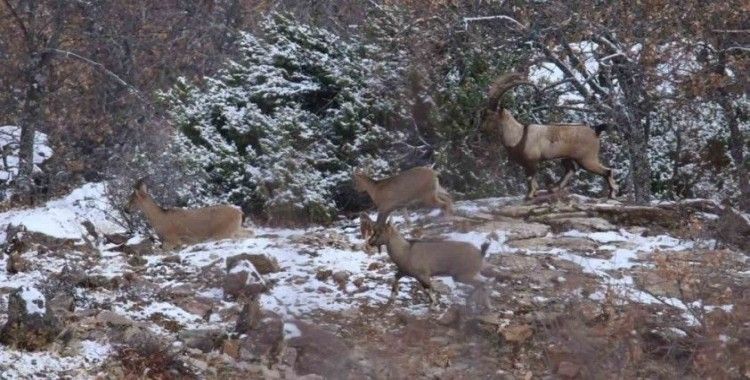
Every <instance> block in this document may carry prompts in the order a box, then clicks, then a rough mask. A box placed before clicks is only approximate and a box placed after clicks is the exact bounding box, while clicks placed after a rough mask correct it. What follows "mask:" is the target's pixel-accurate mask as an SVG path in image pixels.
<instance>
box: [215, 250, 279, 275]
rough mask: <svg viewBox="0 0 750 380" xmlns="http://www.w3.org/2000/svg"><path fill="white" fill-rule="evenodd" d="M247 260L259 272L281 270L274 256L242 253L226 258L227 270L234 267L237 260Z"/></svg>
mask: <svg viewBox="0 0 750 380" xmlns="http://www.w3.org/2000/svg"><path fill="white" fill-rule="evenodd" d="M242 260H247V261H249V262H250V263H252V264H253V266H254V267H255V270H257V271H258V273H260V274H269V273H274V272H278V271H280V270H281V268H280V267H279V262H278V261H276V259H275V258H273V257H269V256H266V255H260V254H250V253H242V254H239V255H236V256H232V257H228V258H227V271H230V270H231V269H232V268H234V267H235V266H236V265H237V263H238V262H240V261H242Z"/></svg>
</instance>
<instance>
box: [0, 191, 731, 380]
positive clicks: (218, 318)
mask: <svg viewBox="0 0 750 380" xmlns="http://www.w3.org/2000/svg"><path fill="white" fill-rule="evenodd" d="M104 192H105V185H104V184H101V183H99V184H86V185H84V186H82V187H81V188H79V189H77V190H75V191H73V192H72V193H71V194H70V195H68V196H66V197H63V198H61V199H58V200H54V201H50V202H48V203H47V204H45V205H44V206H42V207H38V208H34V209H27V210H12V211H8V212H5V213H2V214H0V230H2V231H5V228H6V226H7V225H8V224H23V225H25V226H26V227H27V228H28V229H29V230H30V231H35V232H39V233H43V234H46V235H50V236H53V237H57V238H65V239H75V240H81V239H82V237H83V236H85V235H86V234H87V232H86V230H85V228H84V227H83V226H82V224H81V223H82V222H84V221H86V220H88V221H90V222H92V223H93V225H95V226H96V228H97V230H99V231H100V232H106V233H113V232H124V230H123V228H122V227H120V226H119V225H118V224H117V223H116V222H114V221H113V220H111V216H112V215H113V211H112V208H111V206H110V205H109V204H108V203H107V202H106V200H105V199H106V198H105V197H104V195H103V194H104ZM518 202H519V198H518V197H506V198H489V199H481V200H475V201H462V202H457V203H456V207H455V208H456V214H457V215H459V216H463V217H466V218H471V217H472V216H476V215H479V214H491V211H492V210H495V209H497V208H498V207H502V206H505V205H510V204H517V203H518ZM375 217H376V215H375V214H374V213H372V215H371V218H373V219H374V218H375ZM391 220H392V221H393V222H394V223H395V224H396V225H397V227H398V228H399V229H400V230H402V231H408V230H409V228H408V227H409V226H414V225H416V224H419V225H420V226H422V227H424V226H433V225H440V224H442V225H445V224H446V223H447V222H448V221H449V219H447V218H445V216H443V215H442V212H440V211H438V210H431V211H429V210H428V211H426V212H413V211H409V212H401V213H396V215H394V216H393V217H392V218H391ZM519 223H523V221H519ZM491 235H494V236H495V238H494V239H490V236H491ZM443 236H444V237H445V238H447V239H452V240H459V241H467V242H470V243H472V244H474V245H476V246H477V247H479V246H480V245H481V244H482V243H484V242H485V241H489V242H490V243H491V245H490V247H489V250H488V255H489V256H490V257H491V256H493V255H508V254H518V253H517V252H518V250H517V249H512V248H510V247H509V246H508V245H507V244H506V243H507V239H508V238H507V236H508V234H507V231H503V230H497V231H494V233H492V231H489V232H482V233H479V232H471V231H470V232H455V231H452V232H446V233H444V235H443ZM554 236H561V237H575V238H586V239H590V240H592V241H594V242H596V243H597V244H599V246H598V249H599V250H602V251H609V252H611V256H610V257H609V258H600V257H589V256H586V255H585V254H583V253H581V252H571V251H566V250H564V249H559V248H552V249H544V250H538V251H537V250H527V252H526V253H527V254H530V255H535V254H551V255H554V256H557V257H559V258H562V259H566V260H569V261H571V262H573V263H575V264H577V265H579V266H580V267H581V268H582V270H583V271H584V272H587V273H590V274H593V275H596V276H597V277H599V278H600V280H601V284H602V290H601V291H598V292H596V293H593V294H592V295H591V296H590V298H591V299H594V300H595V299H597V298H599V299H602V298H603V297H604V295H603V294H604V289H605V288H610V289H612V288H615V289H617V290H619V291H622V292H623V293H625V294H627V295H628V296H629V297H630V299H631V300H633V301H636V302H644V303H652V302H661V303H666V304H670V305H673V306H674V307H676V308H678V309H681V310H687V306H688V305H684V304H682V302H681V301H679V300H676V299H664V298H659V299H658V300H657V299H655V298H654V297H653V296H651V295H649V294H646V293H644V292H643V291H640V290H638V289H637V288H636V286H635V284H634V281H633V278H632V277H631V276H629V275H627V274H625V275H619V276H616V275H614V274H613V273H614V272H617V271H619V270H622V269H630V268H632V267H634V266H635V265H647V264H644V263H642V262H640V261H639V262H636V261H634V259H635V258H636V255H637V254H638V253H639V252H645V253H651V252H654V251H661V252H670V251H673V252H679V251H682V250H688V249H691V248H693V246H694V242H692V241H683V240H679V239H676V238H674V237H672V236H668V235H657V236H645V237H644V236H641V235H640V234H636V233H632V232H629V231H627V230H624V229H621V230H618V231H607V232H581V231H575V230H573V231H568V232H565V233H562V234H560V235H554ZM554 236H552V237H554ZM310 238H316V239H318V240H319V242H318V243H315V242H312V240H309V239H310ZM142 239H143V238H142V237H134V238H133V239H131V241H132V242H129V243H134V242H139V241H141V240H142ZM2 240H5V235H4V232H2V233H0V241H2ZM329 241H332V242H336V243H335V244H334V243H327V242H329ZM363 243H364V242H363V240H362V239H361V237H360V236H359V221H358V220H356V219H355V220H352V221H343V222H341V223H339V224H337V225H334V226H331V227H328V228H324V227H315V228H309V229H272V228H257V229H255V237H253V238H245V239H239V240H222V241H218V242H207V243H202V244H197V245H193V246H188V247H183V248H182V249H181V250H179V251H176V252H171V253H160V252H159V251H158V250H157V251H156V253H155V254H154V255H149V256H144V257H143V259H145V265H143V267H141V268H135V267H134V266H133V265H131V264H130V263H129V260H128V257H127V255H124V254H123V253H122V252H119V251H115V250H111V249H113V248H114V246H113V245H110V246H104V245H102V246H99V247H96V248H97V249H98V252H97V255H96V256H95V257H94V258H93V259H92V257H91V256H87V255H86V254H84V253H82V252H78V251H76V250H72V251H70V252H65V253H64V254H62V255H60V254H44V255H43V254H37V253H36V252H27V253H25V254H24V257H27V258H28V261H30V262H31V263H32V268H31V269H30V270H29V271H26V272H21V273H17V274H13V275H11V274H9V273H8V271H7V268H6V265H7V260H0V289H6V290H7V289H13V288H17V287H20V286H27V287H29V289H31V288H33V287H39V286H40V285H41V284H42V283H43V282H44V281H46V279H47V278H48V276H49V275H50V274H52V273H59V272H60V270H61V269H62V268H63V267H64V266H65V265H66V264H71V265H84V264H85V265H86V267H85V270H86V273H87V274H89V275H100V276H103V277H104V278H109V279H115V278H119V277H122V276H125V275H127V274H132V273H133V272H136V273H138V274H139V275H140V276H142V278H143V279H144V280H145V282H146V283H148V284H151V285H149V286H151V287H155V289H150V288H148V287H146V288H147V290H143V291H144V292H145V293H144V294H143V295H142V299H138V298H137V297H136V298H135V299H134V298H132V297H131V296H132V294H130V293H129V292H132V290H129V291H123V290H118V289H115V290H109V289H105V288H97V289H81V288H77V289H76V292H77V297H76V298H77V299H78V302H79V303H80V305H79V306H80V307H82V308H94V309H97V308H111V310H113V311H114V312H116V313H119V314H122V315H125V316H127V317H129V318H131V319H133V320H136V321H142V322H144V323H147V324H148V323H149V321H154V320H155V319H167V320H170V321H173V322H175V323H177V324H179V325H180V326H181V327H182V328H212V327H214V328H215V327H222V328H226V327H228V326H230V324H231V323H230V322H229V321H227V320H225V319H223V318H224V317H222V315H224V314H231V313H224V314H223V313H222V311H224V310H232V309H233V308H235V309H236V308H237V307H238V305H237V304H236V303H234V302H231V301H227V300H226V299H225V297H224V296H225V295H224V292H223V290H222V288H221V287H217V286H216V285H215V283H216V282H214V283H213V284H212V283H211V282H210V281H208V280H217V279H209V278H205V274H204V273H209V272H206V270H207V269H208V268H212V267H215V268H218V269H217V270H219V271H221V272H223V271H225V268H226V260H227V258H229V257H232V256H235V255H238V254H242V253H250V254H264V255H267V256H269V257H273V258H275V259H276V260H277V261H278V263H279V266H280V267H281V271H279V272H277V273H271V274H268V275H265V276H264V281H265V282H267V283H269V284H271V288H270V291H268V292H267V293H263V294H262V295H261V298H260V303H261V306H262V307H263V308H265V309H267V310H271V311H274V312H276V313H278V314H279V315H281V316H282V317H283V319H284V320H285V325H284V334H285V336H287V337H294V336H297V335H298V334H300V332H299V328H298V327H297V326H296V325H295V324H294V323H293V322H292V321H294V320H298V319H305V318H306V317H308V316H310V315H312V314H314V313H316V312H320V311H334V312H335V311H343V310H346V309H352V308H357V307H359V306H362V305H370V306H377V305H381V304H383V303H385V302H386V301H387V300H388V297H389V295H390V285H389V284H390V281H391V280H392V278H393V270H392V268H391V266H392V264H391V263H390V260H389V259H388V256H387V253H386V252H385V250H384V251H383V252H382V253H377V252H376V253H374V254H368V253H366V252H364V251H363V250H362V249H361V248H362V244H363ZM174 254H176V255H178V256H179V261H178V262H174V261H170V262H166V260H164V259H165V258H166V257H168V256H169V255H174ZM373 267H376V268H378V267H379V268H380V269H373ZM321 270H328V271H331V272H332V273H336V272H339V271H345V272H347V273H348V281H347V283H346V285H345V286H343V287H339V286H338V285H337V284H336V283H335V282H334V281H332V280H331V278H326V279H322V280H321V279H319V278H317V276H316V275H317V274H318V272H319V271H321ZM212 273H215V272H212ZM355 280H361V281H360V285H358V286H355V285H354V283H355ZM439 282H440V283H442V284H443V285H442V286H436V287H437V288H438V290H439V291H440V292H441V293H442V294H441V301H442V302H444V303H463V302H465V295H466V293H467V290H468V289H467V287H465V286H463V285H458V284H455V283H453V281H451V280H450V279H449V278H440V279H439ZM186 285H190V286H194V287H197V288H195V289H192V288H191V291H194V294H195V295H196V296H199V297H204V298H207V299H210V300H212V301H213V302H215V303H216V305H218V310H214V312H213V313H212V314H211V315H210V317H209V318H208V320H204V319H203V318H202V317H203V316H200V315H196V314H193V313H191V312H189V311H187V310H185V309H183V308H181V307H180V306H178V305H177V304H176V303H175V302H174V301H172V300H170V299H165V298H158V299H157V298H156V297H158V294H160V293H159V292H161V291H164V290H168V289H171V288H174V287H179V286H186ZM416 286H417V284H416V282H415V281H414V280H412V279H408V278H405V279H403V280H402V281H401V291H400V295H399V298H398V300H397V305H398V307H401V308H405V309H407V310H409V311H410V312H412V313H417V314H421V313H424V312H426V310H427V303H426V297H423V299H421V300H415V299H414V298H413V296H412V292H410V289H411V290H413V289H414V288H415V287H416ZM6 293H7V291H6ZM540 300H541V298H539V299H538V300H537V301H539V302H541V301H540ZM704 307H706V308H710V307H722V308H728V307H731V305H705V306H704ZM6 308H7V295H3V296H1V297H0V311H2V310H4V309H6ZM686 314H687V313H686ZM686 318H688V317H687V316H686ZM2 321H4V318H0V322H2ZM148 326H149V328H150V329H151V330H152V331H154V332H155V333H157V334H160V335H169V334H171V333H170V332H169V331H168V329H165V328H164V327H163V326H160V325H158V324H149V325H148ZM81 344H82V347H81V348H80V349H79V352H78V354H76V355H71V356H65V355H61V354H56V353H51V352H39V353H26V352H20V351H16V350H13V349H9V348H7V347H3V350H0V363H11V362H12V363H13V364H12V365H11V366H10V367H8V368H9V369H8V370H7V371H9V372H6V373H4V374H3V378H31V377H34V376H36V375H35V374H44V377H46V376H53V374H54V376H68V375H70V376H73V377H75V374H76V373H77V372H75V371H77V370H80V369H81V368H83V367H86V368H95V366H96V365H97V364H98V363H101V362H102V361H103V360H104V359H105V358H106V357H107V356H108V355H109V352H110V346H109V342H93V341H83V342H82V343H81ZM34 363H36V365H35V364H34ZM71 374H72V375H71Z"/></svg>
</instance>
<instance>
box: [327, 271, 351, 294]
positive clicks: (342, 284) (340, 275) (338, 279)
mask: <svg viewBox="0 0 750 380" xmlns="http://www.w3.org/2000/svg"><path fill="white" fill-rule="evenodd" d="M331 277H332V278H333V282H335V283H336V284H337V285H338V286H339V288H340V289H346V283H347V281H348V280H349V272H347V271H345V270H340V271H338V272H336V273H334V274H333V275H331Z"/></svg>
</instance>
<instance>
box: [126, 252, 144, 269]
mask: <svg viewBox="0 0 750 380" xmlns="http://www.w3.org/2000/svg"><path fill="white" fill-rule="evenodd" d="M128 264H129V265H130V266H134V267H142V266H144V265H146V264H148V261H147V260H146V259H144V258H143V257H141V256H139V255H132V256H130V258H128Z"/></svg>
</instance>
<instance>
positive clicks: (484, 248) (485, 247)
mask: <svg viewBox="0 0 750 380" xmlns="http://www.w3.org/2000/svg"><path fill="white" fill-rule="evenodd" d="M489 248H490V242H488V241H486V242H484V243H482V252H481V253H480V254H481V255H482V257H485V256H486V255H487V250H488V249H489Z"/></svg>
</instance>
